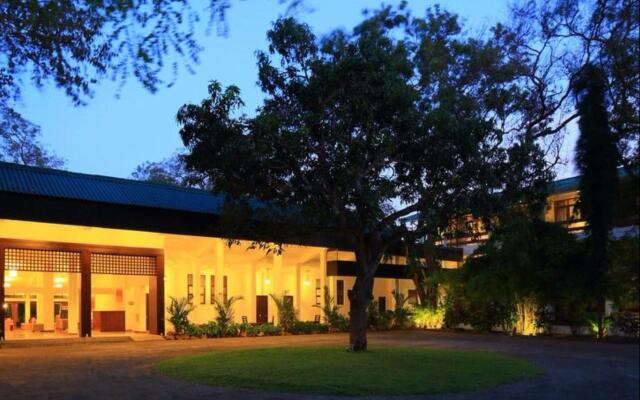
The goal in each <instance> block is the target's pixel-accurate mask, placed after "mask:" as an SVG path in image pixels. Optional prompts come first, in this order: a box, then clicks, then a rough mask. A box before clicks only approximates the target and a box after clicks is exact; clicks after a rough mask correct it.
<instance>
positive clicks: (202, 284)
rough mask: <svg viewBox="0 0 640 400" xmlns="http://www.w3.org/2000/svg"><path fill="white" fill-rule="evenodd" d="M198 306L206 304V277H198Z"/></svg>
mask: <svg viewBox="0 0 640 400" xmlns="http://www.w3.org/2000/svg"><path fill="white" fill-rule="evenodd" d="M200 304H207V276H206V275H200Z"/></svg>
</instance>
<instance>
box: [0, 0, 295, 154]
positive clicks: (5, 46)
mask: <svg viewBox="0 0 640 400" xmlns="http://www.w3.org/2000/svg"><path fill="white" fill-rule="evenodd" d="M301 2H302V0H280V3H287V4H288V6H289V8H295V7H297V6H299V5H300V4H301ZM232 4H233V0H206V1H202V2H199V5H195V4H193V3H192V2H190V1H186V0H130V1H121V0H104V1H92V0H44V1H42V0H3V1H1V2H0V123H2V124H3V131H2V135H3V138H6V137H8V136H9V135H10V134H11V133H10V132H9V131H8V130H6V129H4V128H5V127H6V126H18V125H24V124H25V123H26V124H29V125H30V126H31V127H33V128H35V129H38V127H37V126H33V124H31V123H29V122H28V121H26V120H25V118H24V117H23V116H21V115H20V114H19V112H18V111H17V110H16V108H15V102H16V101H17V100H19V99H20V97H21V91H22V88H23V87H24V84H25V81H27V82H29V83H30V84H32V85H34V86H36V87H42V86H43V85H44V84H45V83H52V84H53V85H55V86H56V87H57V88H59V89H61V90H63V91H64V92H65V94H66V95H67V96H68V97H69V98H70V99H71V100H72V101H73V103H74V104H75V105H82V104H84V103H85V102H86V101H87V100H88V99H89V98H90V97H91V96H92V95H93V89H94V87H95V86H96V84H97V83H99V82H100V81H101V80H103V79H105V78H106V79H112V80H114V81H117V82H119V83H120V84H124V82H125V81H126V80H127V79H129V78H131V77H133V78H135V79H136V80H138V81H139V82H140V83H141V84H142V85H143V86H144V87H145V88H146V89H148V90H150V91H151V92H155V91H156V90H157V89H158V88H159V87H160V86H162V85H171V84H172V83H173V82H174V80H175V77H176V73H177V72H178V70H179V69H180V67H183V68H184V69H186V70H189V71H190V70H192V68H193V66H194V64H195V63H197V62H198V54H199V52H200V51H201V50H202V47H201V44H200V43H198V41H197V40H196V38H197V31H196V28H197V27H198V26H199V22H200V21H202V20H204V21H207V20H208V21H209V22H208V24H207V25H206V26H207V27H211V26H212V25H215V26H217V27H218V29H219V33H221V34H223V33H225V32H226V28H227V27H226V24H225V16H226V13H227V11H228V9H229V8H230V7H231V6H232ZM30 129H31V128H30ZM14 139H15V135H12V139H11V140H14ZM6 157H8V158H20V157H21V156H20V155H14V154H8V155H6Z"/></svg>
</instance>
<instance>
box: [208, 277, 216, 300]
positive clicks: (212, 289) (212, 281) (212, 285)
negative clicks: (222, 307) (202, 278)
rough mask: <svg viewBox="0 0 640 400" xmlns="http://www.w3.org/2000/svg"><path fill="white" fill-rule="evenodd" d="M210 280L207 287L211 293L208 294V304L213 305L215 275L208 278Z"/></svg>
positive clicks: (214, 298)
mask: <svg viewBox="0 0 640 400" xmlns="http://www.w3.org/2000/svg"><path fill="white" fill-rule="evenodd" d="M209 278H210V279H211V281H210V283H209V285H210V286H211V293H209V297H210V299H209V302H210V303H211V304H215V302H216V276H215V275H211V276H210V277H209Z"/></svg>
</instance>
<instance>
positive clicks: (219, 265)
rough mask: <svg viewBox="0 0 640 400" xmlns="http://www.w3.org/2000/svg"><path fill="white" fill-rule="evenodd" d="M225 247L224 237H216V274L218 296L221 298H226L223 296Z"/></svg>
mask: <svg viewBox="0 0 640 400" xmlns="http://www.w3.org/2000/svg"><path fill="white" fill-rule="evenodd" d="M224 247H225V243H224V240H223V239H216V264H215V268H214V270H215V275H216V292H218V293H216V298H218V299H220V300H224V299H223V297H222V290H223V284H224V281H223V279H222V277H223V276H224V273H225V272H224Z"/></svg>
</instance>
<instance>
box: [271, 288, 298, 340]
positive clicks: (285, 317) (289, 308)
mask: <svg viewBox="0 0 640 400" xmlns="http://www.w3.org/2000/svg"><path fill="white" fill-rule="evenodd" d="M269 296H271V298H272V299H273V301H274V303H276V307H277V308H278V325H280V326H281V327H282V329H283V330H284V331H285V332H289V329H290V328H291V326H293V324H294V323H295V322H296V320H297V318H296V309H295V308H294V307H293V302H292V301H290V298H287V297H285V296H284V295H282V296H276V295H274V294H270V295H269Z"/></svg>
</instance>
